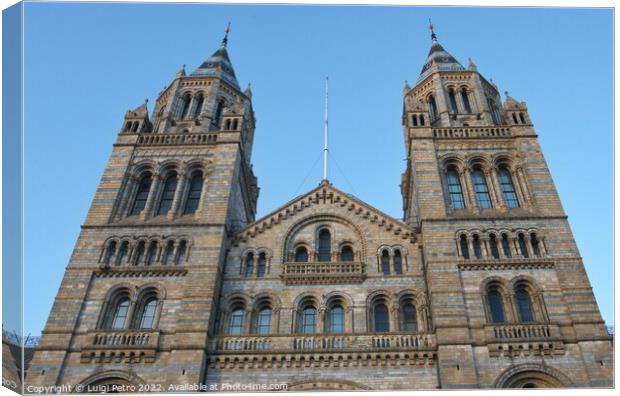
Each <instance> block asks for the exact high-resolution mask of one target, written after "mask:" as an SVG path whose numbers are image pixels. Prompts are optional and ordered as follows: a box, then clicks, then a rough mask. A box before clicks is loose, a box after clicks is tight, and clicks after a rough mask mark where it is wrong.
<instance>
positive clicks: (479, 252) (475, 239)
mask: <svg viewBox="0 0 620 396" xmlns="http://www.w3.org/2000/svg"><path fill="white" fill-rule="evenodd" d="M472 245H473V247H474V256H476V258H477V259H481V258H482V247H481V246H480V237H479V236H478V235H474V237H473V240H472Z"/></svg>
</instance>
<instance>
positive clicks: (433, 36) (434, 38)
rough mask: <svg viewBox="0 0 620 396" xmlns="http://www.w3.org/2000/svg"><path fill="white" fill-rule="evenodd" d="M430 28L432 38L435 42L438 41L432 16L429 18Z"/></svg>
mask: <svg viewBox="0 0 620 396" xmlns="http://www.w3.org/2000/svg"><path fill="white" fill-rule="evenodd" d="M428 28H429V29H430V30H431V40H433V42H436V41H437V35H436V34H435V31H434V30H433V21H431V18H430V17H429V18H428Z"/></svg>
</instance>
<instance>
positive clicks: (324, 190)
mask: <svg viewBox="0 0 620 396" xmlns="http://www.w3.org/2000/svg"><path fill="white" fill-rule="evenodd" d="M325 204H328V205H339V206H341V207H344V208H346V209H347V210H348V211H349V212H351V213H353V214H354V215H357V216H359V217H361V218H363V219H367V220H369V221H370V222H371V223H376V224H377V225H378V226H379V227H385V228H386V230H388V231H392V232H393V233H394V235H400V236H401V237H402V238H403V239H409V240H410V241H412V242H413V241H414V240H415V239H416V234H415V232H414V231H413V230H411V229H410V228H409V227H408V226H407V225H406V224H405V223H403V222H401V221H399V220H396V219H395V218H393V217H391V216H389V215H387V214H385V213H383V212H381V211H380V210H378V209H376V208H374V207H372V206H370V205H368V204H367V203H365V202H363V201H361V200H360V199H358V198H356V197H354V196H353V195H350V194H347V193H345V192H343V191H341V190H339V189H337V188H336V187H334V186H333V185H332V184H330V183H329V182H327V181H325V180H324V181H322V182H321V184H320V185H319V186H318V187H316V188H315V189H313V190H310V191H309V192H307V193H305V194H302V195H299V196H298V197H296V198H294V199H293V200H291V201H289V202H287V203H286V204H284V205H282V206H281V207H280V208H278V209H276V210H274V211H273V212H271V213H269V214H267V215H266V216H264V217H262V218H260V219H258V220H256V221H255V222H254V223H251V224H248V225H247V226H246V227H245V228H243V229H242V230H240V231H239V232H237V233H236V234H235V236H234V238H233V243H234V244H236V243H238V242H241V241H246V240H247V239H249V238H253V237H254V236H256V235H257V234H260V233H262V232H264V231H265V230H268V229H270V228H271V227H273V226H275V225H277V224H279V223H281V222H282V221H283V220H286V219H288V218H290V217H293V216H301V215H302V214H303V212H305V211H306V209H308V208H310V207H313V206H315V205H325Z"/></svg>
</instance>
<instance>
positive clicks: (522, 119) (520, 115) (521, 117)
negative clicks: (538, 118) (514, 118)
mask: <svg viewBox="0 0 620 396" xmlns="http://www.w3.org/2000/svg"><path fill="white" fill-rule="evenodd" d="M519 119H520V120H521V123H522V124H525V117H523V113H519Z"/></svg>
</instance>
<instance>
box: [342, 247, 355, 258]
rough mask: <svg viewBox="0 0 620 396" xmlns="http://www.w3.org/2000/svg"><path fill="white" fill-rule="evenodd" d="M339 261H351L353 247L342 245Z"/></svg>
mask: <svg viewBox="0 0 620 396" xmlns="http://www.w3.org/2000/svg"><path fill="white" fill-rule="evenodd" d="M340 261H353V248H352V247H351V246H349V245H345V246H343V247H342V250H341V251H340Z"/></svg>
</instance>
